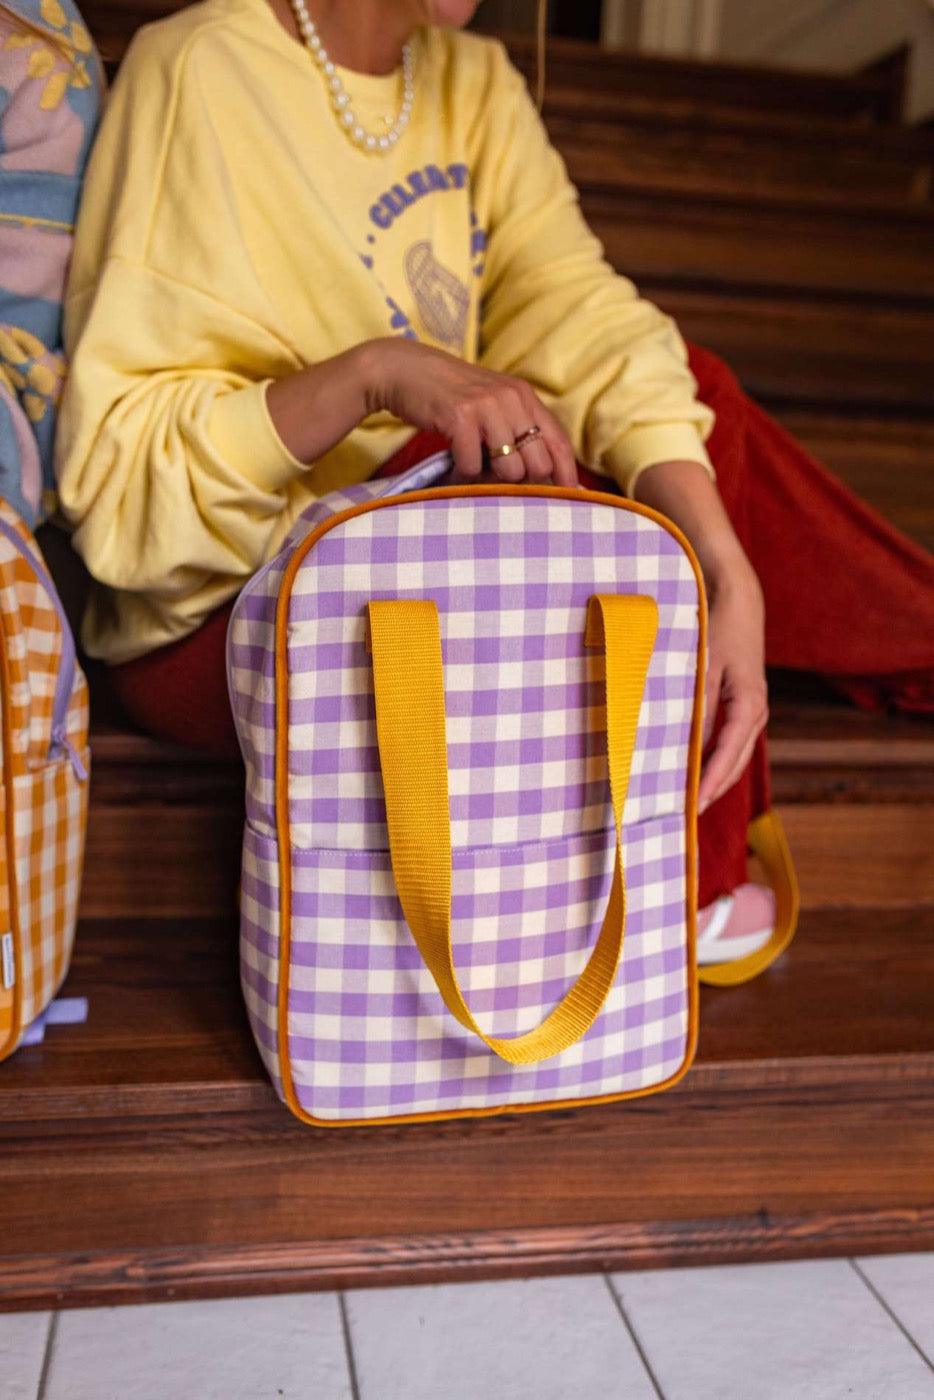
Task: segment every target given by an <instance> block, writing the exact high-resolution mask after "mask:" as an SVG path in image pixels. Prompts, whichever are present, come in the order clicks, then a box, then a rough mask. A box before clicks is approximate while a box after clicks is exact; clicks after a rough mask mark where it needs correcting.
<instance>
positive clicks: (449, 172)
mask: <svg viewBox="0 0 934 1400" xmlns="http://www.w3.org/2000/svg"><path fill="white" fill-rule="evenodd" d="M458 191H464V192H465V193H466V194H467V195H468V199H469V195H470V167H469V166H467V165H466V164H464V163H463V162H460V161H455V162H452V163H450V164H448V165H444V166H442V165H437V164H429V165H425V166H422V167H421V169H418V170H412V171H410V172H409V173H408V174H407V175H405V176H404V177H403V178H402V179H401V180H397V181H396V182H395V183H394V184H393V185H391V186H390V187H389V188H388V189H385V190H383V192H382V193H381V194H379V195H378V196H377V197H376V199H375V201H374V202H373V203H372V204H371V205H370V206H369V212H368V224H369V228H368V230H367V232H366V235H365V243H366V245H367V247H366V251H364V252H361V253H360V255H359V256H360V261H361V262H362V263H363V266H364V267H365V268H366V269H367V270H368V271H369V272H370V273H371V274H372V275H373V278H374V280H375V282H376V284H377V286H378V287H379V289H380V292H381V294H382V296H383V299H384V301H385V303H386V306H387V307H388V309H389V313H390V321H389V324H390V329H391V330H392V331H393V332H394V333H395V334H396V335H400V336H402V337H404V338H406V339H410V340H417V339H419V338H420V335H421V334H426V335H427V336H429V337H430V338H431V339H432V340H435V341H436V342H437V343H438V344H439V345H444V346H446V347H448V348H449V349H451V350H453V351H454V352H455V353H458V354H465V353H468V347H467V344H466V341H467V336H468V328H469V326H470V323H471V310H472V301H473V295H474V294H473V293H472V291H471V287H470V285H469V284H471V283H474V282H478V281H480V280H481V279H482V277H483V273H484V263H485V255H486V246H487V236H486V230H485V229H483V228H481V227H480V226H479V221H478V219H477V215H476V213H475V212H474V210H473V209H472V208H470V209H469V214H470V226H469V228H467V227H465V229H464V240H465V241H464V266H463V267H459V266H458V265H457V263H458V259H457V258H456V257H455V258H454V264H455V266H454V267H453V268H452V266H451V261H452V260H451V255H450V254H451V250H450V249H448V250H447V256H446V258H445V260H444V261H442V259H441V257H440V256H439V253H438V252H437V251H436V249H435V246H434V244H433V242H432V240H431V239H430V238H427V237H422V238H418V239H417V240H416V241H415V242H414V243H412V244H410V246H409V247H408V249H407V250H406V251H405V253H404V254H403V255H402V265H401V267H400V266H399V263H398V262H397V259H398V257H399V249H398V243H397V242H396V238H395V235H396V233H397V231H398V230H399V229H400V228H401V229H402V231H403V232H404V231H405V229H406V228H407V227H408V223H407V222H406V216H409V215H410V211H411V210H412V209H413V208H415V207H416V206H418V205H420V204H421V203H422V201H423V200H425V199H427V198H429V197H430V196H433V195H438V194H445V193H454V192H458ZM466 212H467V211H465V213H466ZM410 222H411V224H413V225H414V226H415V227H413V228H412V229H411V232H412V233H415V232H416V230H417V228H418V225H419V224H420V223H421V224H422V227H423V228H424V226H425V223H426V222H428V223H429V224H430V223H431V222H433V221H431V220H425V219H421V220H420V219H418V218H410ZM384 240H388V242H387V241H384ZM400 272H401V273H402V276H403V277H404V278H405V284H406V288H407V291H408V293H409V295H410V296H411V298H412V302H411V304H410V305H409V307H408V309H406V308H404V307H403V306H402V305H400V299H401V300H405V298H404V297H401V293H402V290H403V288H402V286H401V285H400V283H399V280H398V279H399V273H400ZM471 273H472V276H471V275H470V274H471ZM413 322H414V323H417V327H418V328H416V324H413Z"/></svg>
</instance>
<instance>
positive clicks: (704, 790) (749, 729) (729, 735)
mask: <svg viewBox="0 0 934 1400" xmlns="http://www.w3.org/2000/svg"><path fill="white" fill-rule="evenodd" d="M767 715H768V711H767V709H766V707H765V705H764V703H763V702H762V700H761V697H760V695H759V693H758V691H757V690H755V689H749V690H743V691H740V692H739V693H738V694H737V695H735V696H733V697H731V698H730V699H729V700H728V701H727V716H726V722H725V723H724V725H723V728H722V729H721V730H720V734H719V736H718V738H717V742H716V745H715V747H714V750H713V753H712V754H711V755H710V757H709V758H708V759H707V762H706V764H705V765H704V773H703V777H702V779H701V785H700V793H699V795H698V807H699V810H700V811H701V812H703V811H704V810H705V808H707V807H709V806H710V805H711V803H713V802H716V800H717V799H718V798H719V797H722V796H723V794H724V793H725V792H727V791H728V790H729V789H730V788H731V787H732V786H733V784H734V783H735V782H736V781H737V780H738V778H739V777H740V775H741V774H742V772H743V770H744V769H745V767H746V765H747V764H748V763H749V760H750V758H751V757H752V751H753V749H754V747H755V743H756V740H757V739H758V737H759V734H760V733H761V731H762V730H763V728H764V727H765V722H766V718H767Z"/></svg>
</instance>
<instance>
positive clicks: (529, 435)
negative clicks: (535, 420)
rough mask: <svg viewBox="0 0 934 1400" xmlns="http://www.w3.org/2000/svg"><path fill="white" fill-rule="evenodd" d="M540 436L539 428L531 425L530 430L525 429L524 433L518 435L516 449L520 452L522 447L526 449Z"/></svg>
mask: <svg viewBox="0 0 934 1400" xmlns="http://www.w3.org/2000/svg"><path fill="white" fill-rule="evenodd" d="M541 435H542V430H541V428H539V427H538V426H537V425H535V424H533V426H532V427H531V428H526V430H525V432H524V433H520V434H519V436H518V437H517V438H516V447H517V448H518V449H519V451H520V452H521V451H522V449H523V447H528V445H529V443H530V442H534V441H535V439H536V438H540V437H541Z"/></svg>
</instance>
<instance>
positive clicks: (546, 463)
mask: <svg viewBox="0 0 934 1400" xmlns="http://www.w3.org/2000/svg"><path fill="white" fill-rule="evenodd" d="M519 455H520V457H521V459H522V462H523V463H524V465H525V474H526V476H527V477H528V479H529V481H551V479H552V476H553V475H554V470H555V464H554V460H553V458H552V455H551V452H550V451H549V450H548V446H547V444H546V442H545V440H544V438H542V437H537V438H533V439H532V440H531V441H530V442H526V443H523V445H522V446H521V447H520V448H519Z"/></svg>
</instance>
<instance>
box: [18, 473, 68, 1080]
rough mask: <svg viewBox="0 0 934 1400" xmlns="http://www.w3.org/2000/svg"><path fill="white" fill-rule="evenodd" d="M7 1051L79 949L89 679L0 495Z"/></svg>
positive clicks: (27, 539) (25, 532)
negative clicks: (75, 946)
mask: <svg viewBox="0 0 934 1400" xmlns="http://www.w3.org/2000/svg"><path fill="white" fill-rule="evenodd" d="M0 726H2V748H0V755H2V757H0V770H2V782H0V816H2V821H0V1060H2V1059H4V1058H6V1056H8V1055H11V1054H12V1053H13V1051H14V1050H15V1049H16V1047H17V1045H18V1044H19V1043H20V1040H21V1039H22V1036H23V1033H24V1031H25V1030H26V1029H27V1027H28V1026H29V1024H30V1022H32V1021H34V1020H35V1018H36V1017H37V1016H39V1015H40V1014H41V1012H43V1011H44V1010H45V1008H46V1007H47V1006H48V1004H49V1002H50V1001H51V1000H52V999H53V998H54V996H55V994H56V992H57V991H58V989H59V987H60V986H61V984H62V981H63V980H64V977H65V973H66V972H67V970H68V962H69V959H70V957H71V949H72V943H73V941H74V934H75V921H76V918H77V911H78V893H79V888H80V883H81V866H82V861H83V856H84V833H85V826H86V822H87V794H88V765H89V757H88V688H87V682H86V680H85V678H84V675H83V673H82V671H81V668H80V666H79V665H78V661H77V657H76V654H75V643H74V639H73V637H72V633H71V628H70V627H69V625H68V619H67V617H66V616H65V612H64V609H63V607H62V604H61V601H60V599H59V597H58V594H57V592H56V591H55V585H54V584H53V583H52V580H51V579H50V578H49V574H48V571H47V569H46V567H45V565H44V563H43V562H42V558H41V555H40V553H39V548H38V545H37V544H36V541H35V539H34V537H33V535H32V533H31V531H30V530H29V529H28V527H27V526H26V524H25V522H24V521H23V519H22V517H21V516H20V515H19V513H18V512H17V511H16V510H14V509H13V507H12V506H10V505H9V504H8V503H7V502H6V501H3V500H0Z"/></svg>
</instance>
